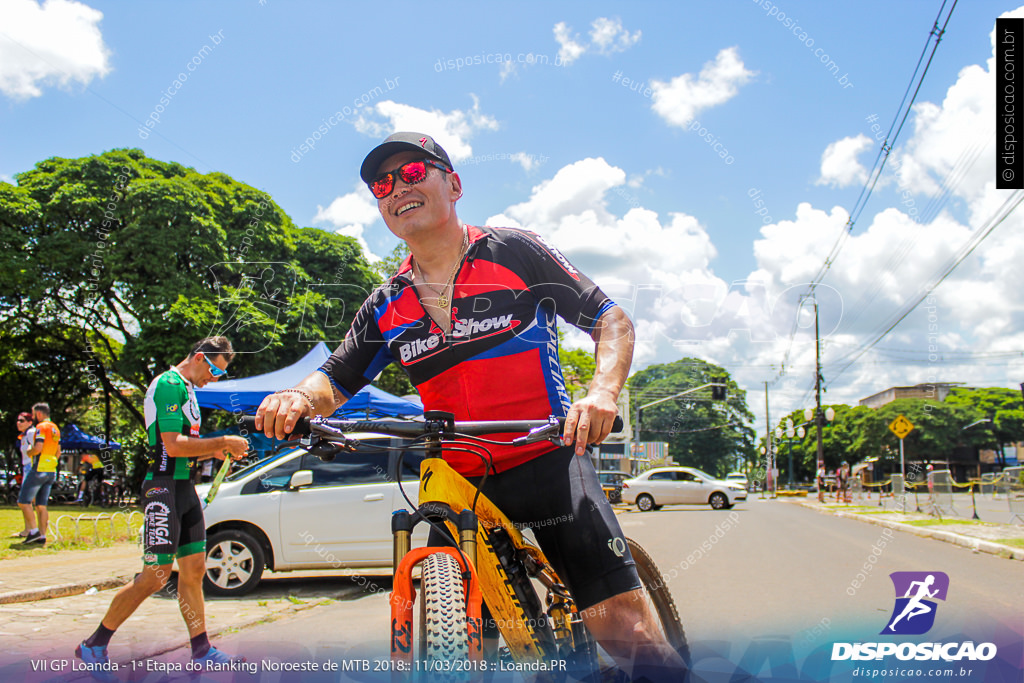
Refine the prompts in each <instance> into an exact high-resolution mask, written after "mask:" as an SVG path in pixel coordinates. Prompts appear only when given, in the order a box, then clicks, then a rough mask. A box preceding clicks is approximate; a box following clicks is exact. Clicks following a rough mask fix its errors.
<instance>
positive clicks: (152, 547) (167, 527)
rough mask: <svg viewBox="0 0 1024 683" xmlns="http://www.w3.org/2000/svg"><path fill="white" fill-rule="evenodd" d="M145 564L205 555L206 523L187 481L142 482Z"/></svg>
mask: <svg viewBox="0 0 1024 683" xmlns="http://www.w3.org/2000/svg"><path fill="white" fill-rule="evenodd" d="M142 506H143V507H142V516H143V529H142V534H143V538H142V545H143V547H144V548H145V555H144V556H143V562H145V563H146V564H149V565H163V564H170V563H171V562H172V561H174V558H175V557H186V556H188V555H193V554H195V553H201V552H205V551H206V522H205V521H204V520H203V507H202V504H201V503H200V502H199V495H198V494H197V493H196V487H195V486H193V485H192V482H190V481H189V480H187V479H169V478H163V477H161V478H159V479H149V480H147V481H144V482H142Z"/></svg>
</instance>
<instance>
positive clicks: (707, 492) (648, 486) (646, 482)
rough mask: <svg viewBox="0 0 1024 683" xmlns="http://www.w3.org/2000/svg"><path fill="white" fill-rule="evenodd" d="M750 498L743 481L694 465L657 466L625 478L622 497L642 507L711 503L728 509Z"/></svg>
mask: <svg viewBox="0 0 1024 683" xmlns="http://www.w3.org/2000/svg"><path fill="white" fill-rule="evenodd" d="M746 499H747V490H746V489H745V488H744V487H743V486H742V485H740V484H735V483H731V482H727V481H722V480H721V479H715V478H714V477H712V476H711V475H710V474H707V473H705V472H701V471H700V470H698V469H694V468H693V467H656V468H654V469H650V470H647V471H646V472H644V473H643V474H641V475H639V476H636V477H634V478H632V479H627V480H626V481H624V482H622V500H623V502H625V503H632V504H635V505H636V506H637V508H639V509H640V510H642V511H644V512H647V511H648V510H657V509H659V508H660V507H661V506H662V505H710V506H711V507H712V508H714V509H715V510H727V509H729V508H731V507H732V506H733V505H735V504H736V503H737V502H740V501H744V500H746Z"/></svg>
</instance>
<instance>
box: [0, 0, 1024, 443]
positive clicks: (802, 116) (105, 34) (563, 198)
mask: <svg viewBox="0 0 1024 683" xmlns="http://www.w3.org/2000/svg"><path fill="white" fill-rule="evenodd" d="M949 4H951V3H946V8H945V10H943V15H942V16H943V17H945V15H946V13H948V10H949ZM940 6H942V3H941V2H940V1H935V0H928V1H925V0H905V1H902V2H896V3H893V2H883V1H874V0H868V1H864V2H858V3H842V4H840V3H821V2H798V1H796V0H793V1H790V2H780V3H774V2H768V0H729V1H728V2H716V3H711V2H702V3H695V2H685V3H683V2H637V3H630V4H626V3H622V2H617V3H611V2H562V3H540V2H523V3H516V4H507V3H506V4H502V3H494V2H479V3H468V2H466V3H464V2H448V3H445V4H443V5H435V4H426V3H406V2H400V1H397V2H390V3H387V4H386V5H380V4H372V3H328V2H315V3H314V2H289V3H286V2H283V0H263V1H262V2H261V1H260V0H249V1H246V2H223V3H200V2H178V3H170V2H150V3H121V2H99V1H95V0H91V1H88V2H66V1H64V2H46V3H45V4H42V5H40V3H38V2H35V1H34V0H4V1H3V2H2V3H0V129H2V130H3V131H4V134H3V135H2V136H0V179H2V180H6V181H8V182H10V181H12V180H13V176H14V175H15V174H16V173H18V172H21V171H24V170H27V169H29V168H31V167H32V166H33V165H34V164H35V163H36V162H38V161H40V160H42V159H45V158H48V157H51V156H63V157H79V156H85V155H90V154H97V153H100V152H103V151H105V150H108V149H112V148H121V147H139V148H141V149H143V150H144V151H145V152H146V153H147V154H148V155H149V156H152V157H155V158H159V159H163V160H173V161H178V162H181V163H183V164H186V165H189V166H193V167H195V168H196V169H197V170H198V171H200V172H210V171H222V172H225V173H228V174H230V175H231V176H233V177H234V178H236V179H237V180H239V181H242V182H245V183H248V184H250V185H252V186H254V187H257V188H259V189H261V190H265V191H266V192H268V193H270V195H271V196H272V197H273V198H274V199H275V201H277V203H278V204H280V205H281V207H282V208H283V209H284V210H285V211H286V212H287V213H288V214H289V215H290V216H291V217H292V218H293V220H294V221H295V222H296V224H298V225H301V226H316V227H319V228H323V229H327V230H341V231H342V232H344V233H345V234H350V235H353V236H355V237H358V238H359V239H361V240H362V241H363V244H364V245H365V248H366V249H367V251H368V252H369V253H373V254H377V255H385V254H386V253H388V252H389V251H390V250H391V248H392V247H393V246H394V244H395V240H394V238H393V237H392V236H391V235H390V233H388V232H387V230H386V228H384V226H383V223H382V222H381V221H380V220H379V217H377V216H376V215H375V209H374V204H373V202H371V201H370V197H369V194H368V193H367V191H366V190H365V188H361V187H359V186H358V166H359V163H360V162H361V160H362V158H363V156H364V155H365V154H366V152H367V151H368V150H369V149H370V148H371V147H372V146H373V145H374V144H375V143H376V141H378V140H379V139H381V138H383V137H384V136H386V135H387V134H388V133H390V132H392V131H393V130H395V129H410V128H412V129H419V130H423V131H424V132H427V133H431V134H433V135H434V136H435V137H436V138H437V140H438V141H439V142H440V143H441V144H442V145H444V146H445V147H446V149H448V151H449V153H450V154H451V155H452V157H453V160H454V161H455V166H456V170H458V171H459V173H460V175H461V177H462V180H463V185H464V187H465V197H464V198H463V199H462V200H461V201H460V202H459V207H458V210H459V215H460V217H461V218H462V219H463V220H465V221H466V222H469V223H477V224H479V223H490V224H492V225H498V224H508V225H522V226H524V227H529V228H532V229H534V230H537V231H538V232H541V233H542V234H544V235H545V236H546V237H548V238H550V239H551V240H552V241H554V242H555V243H556V244H557V245H559V246H560V247H561V248H562V249H563V250H564V251H565V252H566V253H567V255H569V257H570V258H571V259H572V260H573V261H574V262H576V264H577V265H578V266H580V267H581V268H582V269H583V270H585V271H587V272H588V273H589V274H591V275H592V276H593V277H594V279H595V280H597V281H598V283H599V284H601V285H602V287H604V288H605V290H606V291H608V292H609V293H610V294H612V295H613V297H614V298H616V299H617V300H619V301H620V303H622V305H623V306H624V307H626V308H627V310H629V312H630V313H631V314H632V315H633V317H634V319H635V321H636V322H637V326H638V330H639V332H640V341H639V343H638V347H637V355H636V361H635V364H634V369H638V368H641V367H644V366H646V365H648V364H650V363H653V362H669V361H672V360H675V359H678V358H679V357H681V356H684V355H696V356H700V357H703V358H706V359H708V360H711V361H713V362H716V363H720V364H722V365H724V366H725V367H727V368H728V369H729V370H730V371H731V372H732V373H733V376H734V378H735V379H736V380H737V381H738V382H739V383H740V385H741V386H743V387H744V388H746V389H748V390H750V391H751V392H752V393H751V395H750V405H751V408H752V409H753V410H754V412H755V413H756V414H758V416H759V417H758V426H759V428H760V429H763V427H762V425H763V406H764V396H763V382H765V381H769V382H771V387H772V390H771V391H772V394H771V400H772V405H773V408H772V412H773V414H775V415H776V416H778V415H781V414H782V412H783V411H789V410H791V409H795V408H802V407H805V406H807V405H809V400H810V394H809V392H808V388H809V386H810V385H811V383H812V382H813V353H814V349H813V344H812V343H810V341H809V336H808V334H807V333H806V329H804V330H802V331H800V330H799V329H798V332H797V333H796V334H795V335H791V332H792V330H793V329H794V320H795V319H796V318H797V316H798V313H797V306H796V303H797V300H798V295H799V293H800V292H802V291H804V290H805V289H806V283H808V282H810V281H811V279H812V278H814V276H815V274H816V273H817V272H818V270H819V268H820V267H821V265H822V263H823V261H824V260H825V257H826V255H827V254H828V253H829V250H830V248H831V247H832V245H833V244H834V243H835V242H836V240H837V238H838V237H839V235H840V234H841V232H842V226H843V225H844V223H845V222H846V219H847V212H848V211H849V209H850V208H851V207H852V206H853V205H854V202H855V201H856V199H857V196H858V194H859V193H860V189H861V187H862V186H863V184H864V178H865V177H866V172H867V170H868V169H870V168H871V165H872V163H873V161H874V157H875V155H876V153H877V151H878V149H879V147H880V144H881V143H880V141H879V140H878V139H876V134H875V132H874V131H872V129H871V126H872V123H875V124H877V125H879V126H881V130H882V131H883V132H884V130H886V129H887V128H888V124H889V123H890V122H891V121H892V119H893V117H894V115H895V114H896V112H897V109H898V107H899V105H900V100H901V98H902V97H903V94H904V91H905V89H906V87H907V85H908V83H909V82H910V79H911V75H912V73H913V71H914V67H915V64H916V63H917V60H918V57H919V56H920V54H921V51H922V49H923V48H924V46H925V42H926V39H927V37H928V32H929V31H930V30H931V28H932V24H933V22H934V21H935V19H936V16H937V15H938V14H939V11H940ZM1014 10H1016V4H1015V3H1007V2H992V1H987V0H972V2H960V3H958V4H957V6H956V9H955V11H954V12H953V14H952V17H951V19H950V21H949V25H948V29H947V32H946V34H945V35H944V36H943V40H942V42H941V44H940V45H939V47H938V50H937V51H936V52H935V57H934V60H933V61H932V63H931V66H930V68H929V71H928V74H927V78H926V79H925V81H924V84H923V86H922V87H921V90H920V93H919V94H918V96H917V100H916V104H915V109H914V111H913V112H912V113H911V115H910V118H909V119H908V123H907V126H906V127H905V128H904V130H903V132H902V133H901V135H900V138H899V139H898V140H897V142H896V145H895V147H894V153H893V156H892V162H891V163H890V165H889V166H888V167H887V170H886V173H885V174H883V178H882V181H881V182H880V183H879V186H878V188H877V189H876V190H875V192H874V195H873V196H872V198H871V200H870V202H869V204H868V205H867V207H866V209H865V211H864V212H863V213H862V214H861V216H860V218H859V220H858V221H857V223H856V224H855V226H854V229H853V231H852V233H851V234H850V236H849V239H848V240H846V241H845V242H844V243H843V247H842V250H841V252H840V254H839V256H838V257H837V259H836V260H835V262H834V264H833V267H832V269H831V270H830V271H829V273H828V275H827V276H826V278H825V280H824V282H823V286H822V287H821V288H819V303H820V306H821V309H822V321H823V322H822V328H823V332H824V333H825V335H826V338H825V343H824V347H823V360H824V362H825V371H824V375H825V379H826V383H827V384H828V389H829V390H828V394H827V397H826V400H828V401H834V402H850V403H854V404H855V403H856V401H857V400H859V399H860V398H863V397H865V396H868V395H870V394H872V393H875V392H876V391H879V390H881V389H884V388H886V387H888V386H891V385H903V384H915V383H918V382H927V381H961V382H967V383H969V384H973V385H981V386H1009V387H1016V386H1017V384H1018V383H1019V382H1020V381H1022V380H1024V362H1022V358H1021V350H1022V349H1024V327H1022V325H1024V316H1022V310H1021V303H1020V297H1019V294H1018V293H1019V292H1020V291H1021V286H1022V285H1024V276H1021V275H1020V274H1019V273H1020V271H1021V269H1020V267H1019V266H1017V265H1016V264H1019V263H1021V260H1022V257H1024V239H1022V237H1021V235H1022V232H1021V230H1020V228H1021V222H1020V217H1019V216H1018V215H1017V214H1016V213H1014V214H1012V215H1011V216H1010V218H1009V219H1008V220H1007V221H1006V222H1005V223H1003V224H1002V225H1001V226H1000V227H999V228H998V229H997V230H996V231H994V232H993V233H992V235H991V236H990V237H988V238H987V239H986V240H985V241H984V242H982V244H981V246H980V247H978V249H977V250H976V251H975V252H974V253H973V254H972V255H971V257H969V258H968V259H966V260H965V261H964V262H963V263H962V264H961V265H960V266H959V267H958V268H957V270H956V271H955V272H954V274H953V275H952V276H950V278H948V279H947V280H946V281H945V282H943V283H942V285H941V286H940V287H939V288H937V289H936V290H935V292H934V293H933V296H932V298H931V299H930V300H928V301H927V302H926V303H925V304H922V305H921V307H919V309H918V310H917V311H915V312H914V313H912V314H911V315H910V316H908V317H907V319H906V320H904V321H903V322H902V323H901V324H900V325H899V326H897V327H896V328H895V329H894V330H893V332H891V333H890V334H889V335H887V336H886V337H885V338H883V339H882V340H881V341H880V342H878V344H877V345H876V346H874V347H873V348H871V349H869V350H867V351H863V348H864V346H865V345H866V344H868V343H869V342H871V341H872V340H873V339H874V338H875V337H876V336H877V333H878V332H879V331H880V330H881V329H884V327H885V325H884V323H885V321H886V319H888V318H889V317H890V316H892V315H893V314H894V312H896V311H898V310H900V308H901V307H902V306H904V305H906V303H907V302H908V301H909V300H910V299H911V294H912V293H914V292H918V291H923V290H921V287H922V286H923V285H925V283H928V282H930V281H932V280H934V278H935V275H936V273H938V272H940V271H941V270H942V267H943V264H944V263H947V262H948V261H949V259H950V258H952V257H953V256H954V255H955V253H956V252H957V250H958V249H960V248H961V247H962V246H963V245H964V244H965V243H967V241H968V240H970V239H971V236H972V235H973V234H977V233H976V231H977V230H978V228H979V226H980V225H982V224H983V223H984V222H985V220H986V219H988V218H989V217H990V216H991V215H992V214H993V212H994V211H995V210H996V209H997V208H998V206H999V205H1000V204H1002V202H1003V201H1004V200H1005V199H1006V198H1007V197H1008V196H1009V195H1010V192H1009V191H1004V190H995V189H994V162H993V159H994V155H995V153H994V146H993V144H994V143H993V141H994V124H993V121H994V98H993V95H992V92H993V88H994V86H993V80H992V74H991V65H990V60H991V59H992V56H993V47H992V42H991V33H992V30H993V28H994V23H995V19H996V17H998V16H1000V15H1002V14H1004V13H1006V12H1010V11H1014ZM1014 14H1015V15H1024V12H1020V11H1015V12H1014ZM929 51H930V46H929ZM507 60H510V61H507ZM474 62H476V63H474ZM556 62H558V65H556ZM190 65H191V67H192V68H191V69H189V68H188V67H189V66H190ZM179 73H184V74H185V75H186V76H187V78H186V79H185V81H184V82H180V83H179V84H175V81H176V79H178V74H179ZM616 74H617V75H618V76H619V80H614V79H615V76H616ZM624 79H629V81H630V82H631V84H626V82H625V80H624ZM631 85H635V87H631ZM161 97H165V102H164V103H163V104H161ZM158 107H159V108H160V109H161V110H162V111H158ZM339 113H340V116H339V115H338V114H339ZM154 115H155V116H156V117H159V121H157V120H156V118H155V116H154ZM871 117H877V118H874V119H872V118H871ZM147 121H149V123H150V127H149V128H147V127H146V125H145V124H146V122H147ZM140 131H141V133H140ZM307 142H311V143H312V147H311V148H310V147H309V146H307V147H306V148H305V149H303V148H302V147H301V146H302V145H303V144H306V143H307ZM758 202H759V203H758ZM758 212H759V213H758ZM896 257H900V258H896ZM868 295H870V296H868ZM926 304H927V305H928V306H930V307H931V309H932V310H931V311H930V312H926V311H925V310H924V309H925V306H926ZM929 316H931V317H932V318H934V319H933V320H931V321H929ZM806 324H807V317H806V313H805V314H804V316H803V317H802V318H800V323H799V325H800V326H804V327H805V326H806ZM929 326H931V327H929ZM932 328H934V329H932ZM572 341H573V342H574V343H581V342H582V341H583V340H581V339H580V338H579V337H572ZM862 351H863V352H862ZM851 354H853V356H851ZM851 358H852V359H853V360H854V362H853V363H849V362H848V361H849V360H850V359H851ZM784 359H785V360H786V364H785V369H784V371H783V369H782V364H783V360H784Z"/></svg>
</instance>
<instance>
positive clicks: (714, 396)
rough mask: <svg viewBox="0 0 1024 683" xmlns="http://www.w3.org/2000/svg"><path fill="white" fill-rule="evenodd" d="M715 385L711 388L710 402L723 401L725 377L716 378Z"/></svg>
mask: <svg viewBox="0 0 1024 683" xmlns="http://www.w3.org/2000/svg"><path fill="white" fill-rule="evenodd" d="M714 381H715V384H714V385H712V386H711V400H713V401H724V400H725V377H717V378H716V379H715V380H714Z"/></svg>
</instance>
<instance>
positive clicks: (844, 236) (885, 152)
mask: <svg viewBox="0 0 1024 683" xmlns="http://www.w3.org/2000/svg"><path fill="white" fill-rule="evenodd" d="M957 1H958V0H954V1H953V6H952V7H951V8H950V10H949V13H948V14H947V15H946V19H945V21H943V23H942V28H941V29H939V21H940V20H941V19H942V12H943V10H944V9H945V8H946V0H943V2H942V5H941V6H940V7H939V12H938V14H937V15H936V17H935V21H934V22H933V23H932V29H931V31H929V32H928V38H927V39H926V40H925V44H924V47H923V48H922V49H921V55H920V56H919V57H918V60H917V64H916V65H915V67H914V73H913V74H912V75H911V77H910V82H909V83H908V85H907V88H906V89H905V90H904V92H903V98H902V99H901V100H900V104H899V107H897V109H896V114H895V116H894V117H893V121H892V123H891V124H890V125H889V130H888V132H887V133H886V137H885V140H884V141H883V143H882V147H881V148H880V149H879V151H878V155H877V156H876V157H875V163H874V164H873V165H872V169H871V172H870V173H869V174H868V178H867V181H866V182H865V183H864V187H862V188H861V191H860V195H859V196H858V197H857V201H856V202H854V205H853V208H852V209H851V210H850V213H849V218H848V219H847V221H846V225H844V226H843V229H842V231H841V232H840V234H839V237H838V238H837V239H836V242H835V244H834V245H833V246H832V249H831V250H830V251H829V253H828V255H827V256H826V257H825V261H824V263H822V265H821V267H820V268H819V269H818V273H817V274H816V275H815V276H814V279H813V280H812V281H811V283H810V285H808V288H807V294H808V295H812V296H813V294H814V291H815V289H816V288H817V286H818V285H819V284H821V282H822V280H824V278H825V276H826V275H827V274H828V271H829V270H830V269H831V268H832V264H833V263H834V262H835V260H836V259H837V258H838V257H839V254H840V252H841V251H842V249H843V246H845V244H846V241H847V240H848V239H849V236H850V234H851V233H852V232H853V226H854V224H855V223H856V222H857V219H858V218H860V214H861V213H862V212H863V210H864V207H865V206H866V205H867V202H868V199H870V197H871V194H872V192H873V191H874V189H875V185H876V184H877V183H878V178H879V176H880V175H881V173H882V169H883V168H884V167H885V162H886V161H887V160H888V158H889V152H890V151H891V150H892V148H893V146H894V145H895V144H896V140H897V138H898V137H899V134H900V132H901V131H902V130H903V124H904V123H905V122H906V120H907V117H908V116H909V115H910V111H911V110H912V108H913V106H914V101H915V100H916V99H917V95H918V93H919V92H920V90H921V85H922V84H923V83H924V79H925V77H926V76H927V75H928V69H929V67H930V66H931V63H932V59H933V58H934V57H935V51H936V50H937V49H938V47H939V43H940V42H942V36H943V34H945V32H946V27H947V26H948V25H949V20H950V17H952V16H953V10H955V9H956V3H957ZM933 37H935V45H934V46H933V47H932V52H931V54H930V55H929V57H928V62H927V63H926V64H925V67H924V70H923V71H921V76H920V78H917V73H918V71H919V70H920V69H921V62H922V61H923V60H924V55H925V53H927V51H928V45H929V44H931V42H932V38H933ZM915 78H916V79H917V84H916V86H915V85H914V81H915ZM912 88H913V95H912V96H911V97H910V102H909V103H908V102H907V95H908V94H909V93H910V91H911V89H912ZM904 105H906V106H904ZM901 112H902V116H901ZM897 121H898V122H899V123H898V124H897ZM894 129H895V132H893V131H894ZM799 314H800V310H799V309H798V310H797V311H796V313H795V314H794V317H796V316H798V315H799ZM796 329H797V323H796V320H794V322H793V328H792V330H791V331H790V336H789V345H788V346H787V349H786V353H785V354H784V356H783V360H782V367H781V369H780V370H779V374H778V375H777V376H776V377H775V379H774V380H772V382H771V383H772V384H775V383H776V382H778V380H779V378H781V377H782V375H783V374H784V373H785V369H786V365H787V363H788V362H789V354H790V351H791V349H792V347H793V339H794V337H795V335H796Z"/></svg>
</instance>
